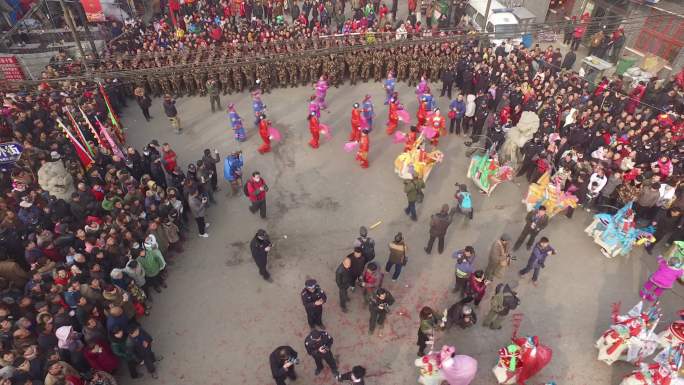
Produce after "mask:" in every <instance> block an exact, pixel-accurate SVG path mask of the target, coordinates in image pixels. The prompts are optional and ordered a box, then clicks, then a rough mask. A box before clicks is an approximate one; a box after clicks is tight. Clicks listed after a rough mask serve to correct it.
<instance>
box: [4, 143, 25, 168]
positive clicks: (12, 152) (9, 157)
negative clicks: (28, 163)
mask: <svg viewBox="0 0 684 385" xmlns="http://www.w3.org/2000/svg"><path fill="white" fill-rule="evenodd" d="M22 151H24V147H23V146H22V145H21V144H19V143H17V142H5V143H0V166H9V165H12V164H14V163H15V162H16V161H18V160H19V158H20V157H21V152H22Z"/></svg>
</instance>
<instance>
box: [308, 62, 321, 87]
mask: <svg viewBox="0 0 684 385" xmlns="http://www.w3.org/2000/svg"><path fill="white" fill-rule="evenodd" d="M320 66H321V63H320V62H319V61H318V60H316V59H315V58H314V60H311V61H310V62H309V79H310V81H311V82H312V83H315V82H317V81H318V78H319V77H320V76H321V75H320Z"/></svg>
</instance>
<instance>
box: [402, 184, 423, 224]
mask: <svg viewBox="0 0 684 385" xmlns="http://www.w3.org/2000/svg"><path fill="white" fill-rule="evenodd" d="M424 188H425V182H423V179H422V178H420V177H419V176H418V175H417V174H413V178H412V179H410V180H404V193H405V194H406V199H407V201H408V206H406V208H405V209H404V213H406V215H408V216H409V217H410V218H411V220H412V221H414V222H415V221H417V220H418V214H416V203H420V202H422V201H423V197H424V195H423V189H424Z"/></svg>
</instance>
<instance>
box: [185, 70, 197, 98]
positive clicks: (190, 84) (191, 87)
mask: <svg viewBox="0 0 684 385" xmlns="http://www.w3.org/2000/svg"><path fill="white" fill-rule="evenodd" d="M183 83H184V84H185V87H186V88H187V90H188V96H195V92H197V90H196V88H195V79H194V78H193V77H192V74H191V73H190V72H186V73H184V74H183Z"/></svg>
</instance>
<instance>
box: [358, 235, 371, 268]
mask: <svg viewBox="0 0 684 385" xmlns="http://www.w3.org/2000/svg"><path fill="white" fill-rule="evenodd" d="M357 239H358V240H359V243H360V245H359V247H361V254H362V255H363V256H364V257H366V263H368V262H370V261H372V260H373V259H375V241H373V240H372V239H370V238H366V239H365V240H364V239H363V238H361V237H359V238H357Z"/></svg>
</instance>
